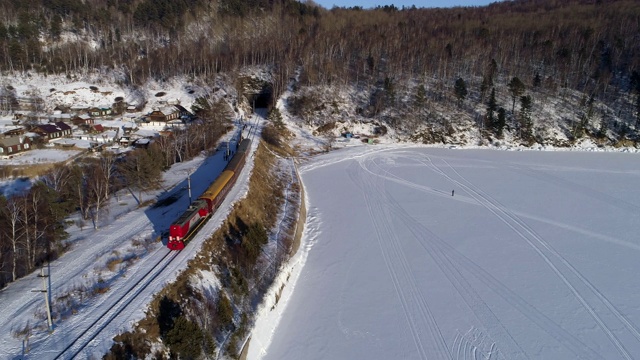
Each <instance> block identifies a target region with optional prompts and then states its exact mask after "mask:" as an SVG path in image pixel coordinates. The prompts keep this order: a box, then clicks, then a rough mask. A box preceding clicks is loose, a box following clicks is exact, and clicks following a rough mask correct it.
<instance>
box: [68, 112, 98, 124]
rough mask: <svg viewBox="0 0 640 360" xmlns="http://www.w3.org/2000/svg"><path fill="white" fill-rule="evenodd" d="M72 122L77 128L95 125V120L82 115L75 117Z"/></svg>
mask: <svg viewBox="0 0 640 360" xmlns="http://www.w3.org/2000/svg"><path fill="white" fill-rule="evenodd" d="M71 122H72V123H73V125H76V126H82V125H93V124H95V120H94V119H93V118H92V117H91V116H89V115H87V114H80V115H77V116H74V117H72V118H71Z"/></svg>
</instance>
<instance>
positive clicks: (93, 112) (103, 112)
mask: <svg viewBox="0 0 640 360" xmlns="http://www.w3.org/2000/svg"><path fill="white" fill-rule="evenodd" d="M87 112H88V113H89V115H90V116H94V117H95V116H107V115H111V108H109V107H92V108H89V110H87Z"/></svg>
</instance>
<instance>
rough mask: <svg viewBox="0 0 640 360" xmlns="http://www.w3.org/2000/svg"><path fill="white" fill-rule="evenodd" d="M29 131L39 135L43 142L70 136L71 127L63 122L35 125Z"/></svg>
mask: <svg viewBox="0 0 640 360" xmlns="http://www.w3.org/2000/svg"><path fill="white" fill-rule="evenodd" d="M31 131H33V132H34V133H36V134H38V135H40V136H41V137H42V139H43V140H44V141H45V142H47V141H49V140H52V139H58V138H61V137H65V136H70V135H71V132H72V131H71V127H70V126H69V125H67V124H65V123H63V122H57V123H54V124H41V125H35V126H34V127H33V128H32V129H31Z"/></svg>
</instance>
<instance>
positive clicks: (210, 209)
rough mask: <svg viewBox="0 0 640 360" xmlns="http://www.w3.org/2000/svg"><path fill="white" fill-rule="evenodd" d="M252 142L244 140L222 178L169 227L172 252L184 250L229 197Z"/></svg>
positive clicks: (221, 175)
mask: <svg viewBox="0 0 640 360" xmlns="http://www.w3.org/2000/svg"><path fill="white" fill-rule="evenodd" d="M250 144H251V140H249V139H244V140H242V141H241V142H240V144H239V145H238V149H237V151H236V153H235V154H234V155H233V157H232V158H231V160H230V161H229V163H228V164H227V166H226V167H225V169H224V170H223V171H222V173H221V174H220V176H218V178H217V179H216V180H215V181H214V182H213V184H211V185H210V186H209V188H208V189H207V190H206V191H205V192H204V193H203V194H202V195H201V196H200V197H199V198H198V200H196V201H194V202H193V203H192V204H191V205H189V207H188V208H187V210H186V211H185V212H184V213H183V214H182V215H181V216H180V217H179V218H178V220H176V221H175V222H174V223H172V224H171V226H169V241H168V243H167V247H168V248H169V249H171V250H182V249H184V246H185V243H186V242H187V241H188V240H189V238H190V237H191V236H192V235H193V234H194V233H195V232H196V230H197V229H198V228H199V227H200V226H201V225H202V224H204V223H205V222H206V221H207V220H208V218H209V216H211V214H213V213H214V212H215V211H216V209H217V208H218V206H220V203H222V201H223V200H224V198H225V197H226V196H227V193H228V192H229V190H230V189H231V188H232V187H233V184H235V182H236V180H237V178H238V175H239V173H240V171H241V170H242V168H243V167H244V163H245V161H246V156H247V150H248V148H249V145H250Z"/></svg>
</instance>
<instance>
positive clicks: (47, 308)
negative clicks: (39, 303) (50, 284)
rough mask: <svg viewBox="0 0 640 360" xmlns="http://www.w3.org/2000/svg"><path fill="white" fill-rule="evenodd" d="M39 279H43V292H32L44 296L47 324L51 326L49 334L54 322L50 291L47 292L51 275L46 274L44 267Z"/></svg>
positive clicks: (41, 269)
mask: <svg viewBox="0 0 640 360" xmlns="http://www.w3.org/2000/svg"><path fill="white" fill-rule="evenodd" d="M38 277H39V278H42V290H31V291H32V292H41V293H43V294H44V305H45V307H46V310H47V324H48V325H49V332H51V331H53V321H51V306H50V305H49V290H47V278H48V277H49V275H45V274H44V267H41V268H40V275H38Z"/></svg>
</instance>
